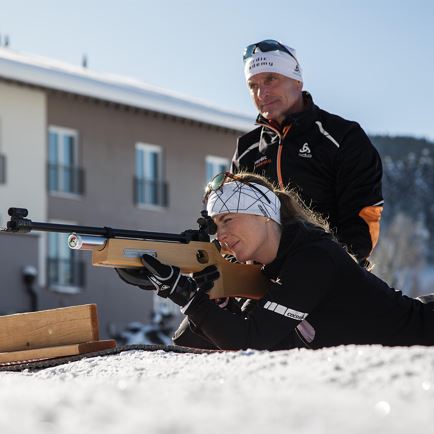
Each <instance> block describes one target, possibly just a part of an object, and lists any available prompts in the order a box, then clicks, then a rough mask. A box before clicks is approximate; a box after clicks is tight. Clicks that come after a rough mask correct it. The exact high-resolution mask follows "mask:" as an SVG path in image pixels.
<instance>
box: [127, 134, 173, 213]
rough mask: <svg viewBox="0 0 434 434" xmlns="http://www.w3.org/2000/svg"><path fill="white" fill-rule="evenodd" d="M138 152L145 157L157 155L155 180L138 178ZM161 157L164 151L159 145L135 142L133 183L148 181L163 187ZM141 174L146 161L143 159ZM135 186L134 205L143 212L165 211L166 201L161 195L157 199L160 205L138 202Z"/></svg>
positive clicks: (144, 169)
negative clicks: (141, 180)
mask: <svg viewBox="0 0 434 434" xmlns="http://www.w3.org/2000/svg"><path fill="white" fill-rule="evenodd" d="M138 151H143V152H144V154H145V155H146V154H147V153H155V154H157V155H158V157H157V173H158V176H157V178H155V179H152V178H147V177H139V174H138V170H137V164H138V160H137V153H138ZM163 157H164V150H163V147H162V146H161V145H155V144H151V143H144V142H137V143H136V144H135V146H134V182H137V180H139V179H143V180H148V181H154V182H156V183H158V184H161V185H162V186H164V184H165V183H166V182H165V176H164V174H163ZM142 165H143V172H146V159H145V158H143V164H142ZM136 188H137V187H136V184H135V185H134V189H135V191H134V204H135V206H137V207H138V208H140V209H144V210H152V211H165V210H166V209H167V207H168V200H166V201H165V200H164V198H165V195H164V194H163V195H161V196H162V197H159V198H158V200H159V202H160V203H150V202H149V203H148V202H139V200H138V195H137V194H136ZM157 196H158V194H157Z"/></svg>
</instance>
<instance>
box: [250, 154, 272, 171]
mask: <svg viewBox="0 0 434 434" xmlns="http://www.w3.org/2000/svg"><path fill="white" fill-rule="evenodd" d="M270 163H271V160H270V159H269V158H267V157H266V156H265V155H264V156H262V157H261V158H260V159H259V160H256V161H255V162H254V163H253V164H254V166H255V169H257V168H258V167H261V166H265V165H266V164H270Z"/></svg>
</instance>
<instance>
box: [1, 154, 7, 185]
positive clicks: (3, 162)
mask: <svg viewBox="0 0 434 434" xmlns="http://www.w3.org/2000/svg"><path fill="white" fill-rule="evenodd" d="M0 184H6V156H5V155H2V154H0Z"/></svg>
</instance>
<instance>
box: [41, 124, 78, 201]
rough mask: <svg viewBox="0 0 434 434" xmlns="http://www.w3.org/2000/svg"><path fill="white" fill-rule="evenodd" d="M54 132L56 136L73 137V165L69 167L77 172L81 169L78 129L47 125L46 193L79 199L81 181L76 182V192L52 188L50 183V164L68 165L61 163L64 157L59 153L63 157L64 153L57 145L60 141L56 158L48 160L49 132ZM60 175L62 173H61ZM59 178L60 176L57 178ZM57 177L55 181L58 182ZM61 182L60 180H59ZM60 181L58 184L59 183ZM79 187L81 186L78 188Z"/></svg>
mask: <svg viewBox="0 0 434 434" xmlns="http://www.w3.org/2000/svg"><path fill="white" fill-rule="evenodd" d="M51 133H54V134H56V135H57V136H58V137H61V138H63V137H65V136H71V137H73V139H74V145H73V163H74V164H73V165H71V166H69V167H71V168H73V169H74V170H77V171H78V172H80V171H81V167H80V165H79V163H78V162H79V157H80V154H79V138H80V134H79V131H78V130H76V129H72V128H67V127H61V126H57V125H49V126H48V136H47V190H48V194H49V195H50V196H54V197H62V198H68V199H80V198H81V196H82V195H83V190H84V188H83V185H80V184H82V182H80V181H79V184H78V189H77V190H78V191H77V192H72V191H63V190H59V189H57V190H53V189H52V187H51V185H50V172H49V171H50V166H51V165H56V166H59V167H68V166H66V165H65V164H63V163H62V160H63V159H64V158H59V157H60V155H61V156H62V157H63V156H64V153H63V147H62V146H59V143H60V141H58V142H57V153H58V158H57V159H56V162H52V161H50V134H51ZM61 176H62V174H61ZM79 176H82V174H80V175H79ZM59 179H61V178H59ZM59 179H57V181H58V182H59ZM61 183H62V182H61ZM61 183H60V184H61ZM80 187H81V188H80Z"/></svg>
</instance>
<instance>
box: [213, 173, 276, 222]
mask: <svg viewBox="0 0 434 434" xmlns="http://www.w3.org/2000/svg"><path fill="white" fill-rule="evenodd" d="M258 190H259V191H258ZM261 192H262V193H264V195H265V196H266V197H267V199H269V201H270V202H268V200H267V199H266V198H265V197H264V195H262V194H261ZM206 209H207V211H208V215H209V216H210V217H214V216H216V215H219V214H227V213H230V212H233V213H242V214H253V215H259V216H264V217H268V218H270V219H272V220H274V221H275V222H276V223H278V224H279V225H280V224H281V223H280V200H279V198H278V197H277V196H276V195H275V194H274V193H273V192H272V191H271V190H269V189H268V188H267V187H264V186H263V185H260V184H256V183H255V182H251V183H249V184H245V183H243V182H239V181H231V182H228V183H226V184H223V186H222V187H221V188H220V189H218V190H217V191H212V192H211V193H210V195H209V198H208V201H207V204H206Z"/></svg>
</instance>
